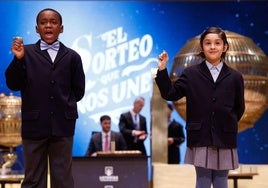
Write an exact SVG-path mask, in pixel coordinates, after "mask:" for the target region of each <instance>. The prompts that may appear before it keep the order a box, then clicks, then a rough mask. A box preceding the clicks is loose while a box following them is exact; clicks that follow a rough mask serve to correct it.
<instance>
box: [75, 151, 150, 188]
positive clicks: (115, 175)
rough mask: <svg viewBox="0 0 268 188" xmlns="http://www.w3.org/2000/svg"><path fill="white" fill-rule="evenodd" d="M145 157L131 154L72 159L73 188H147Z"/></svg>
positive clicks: (111, 154)
mask: <svg viewBox="0 0 268 188" xmlns="http://www.w3.org/2000/svg"><path fill="white" fill-rule="evenodd" d="M147 161H148V160H147V157H146V156H143V155H141V154H136V153H131V152H122V151H120V152H118V153H117V152H112V153H99V154H98V155H97V157H73V176H74V185H75V188H89V187H92V188H93V187H94V188H121V187H122V188H123V187H127V188H137V187H138V188H148V162H147Z"/></svg>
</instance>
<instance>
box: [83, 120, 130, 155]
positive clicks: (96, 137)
mask: <svg viewBox="0 0 268 188" xmlns="http://www.w3.org/2000/svg"><path fill="white" fill-rule="evenodd" d="M100 125H101V128H102V131H101V132H96V133H94V134H93V135H92V136H91V139H90V143H89V146H88V149H87V152H86V156H96V155H97V153H96V152H98V151H104V152H110V151H111V150H112V147H111V142H112V141H114V143H115V148H114V149H115V150H127V145H126V142H125V140H124V137H123V136H122V134H121V133H119V132H114V131H111V117H110V116H108V115H103V116H101V117H100Z"/></svg>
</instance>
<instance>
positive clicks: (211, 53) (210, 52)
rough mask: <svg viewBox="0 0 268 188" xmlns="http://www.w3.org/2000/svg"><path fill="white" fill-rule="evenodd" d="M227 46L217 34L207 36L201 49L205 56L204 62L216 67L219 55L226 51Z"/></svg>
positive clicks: (219, 58)
mask: <svg viewBox="0 0 268 188" xmlns="http://www.w3.org/2000/svg"><path fill="white" fill-rule="evenodd" d="M227 47H228V46H227V44H224V42H223V40H222V39H221V38H220V37H219V35H218V34H214V33H210V34H207V35H206V36H205V38H204V40H203V42H202V49H203V51H204V54H205V56H206V60H207V61H208V62H209V63H211V64H212V65H217V64H218V63H219V62H220V60H221V55H222V53H223V52H225V51H226V50H227Z"/></svg>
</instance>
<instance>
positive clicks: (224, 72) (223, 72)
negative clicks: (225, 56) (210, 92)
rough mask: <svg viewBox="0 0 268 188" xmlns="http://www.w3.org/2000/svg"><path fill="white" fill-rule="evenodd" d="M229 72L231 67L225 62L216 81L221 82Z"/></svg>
mask: <svg viewBox="0 0 268 188" xmlns="http://www.w3.org/2000/svg"><path fill="white" fill-rule="evenodd" d="M229 74H230V72H229V67H228V66H227V65H226V63H223V66H222V68H221V72H220V74H219V77H218V79H217V80H216V82H220V81H221V80H222V79H224V78H225V77H226V76H228V75H229Z"/></svg>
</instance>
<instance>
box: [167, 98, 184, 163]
mask: <svg viewBox="0 0 268 188" xmlns="http://www.w3.org/2000/svg"><path fill="white" fill-rule="evenodd" d="M167 106H168V108H167V118H168V164H179V163H180V144H181V143H182V142H184V140H185V136H184V132H183V126H182V125H181V124H180V123H178V122H177V121H176V120H174V119H172V118H171V114H172V111H173V109H174V108H173V105H172V104H170V103H167Z"/></svg>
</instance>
